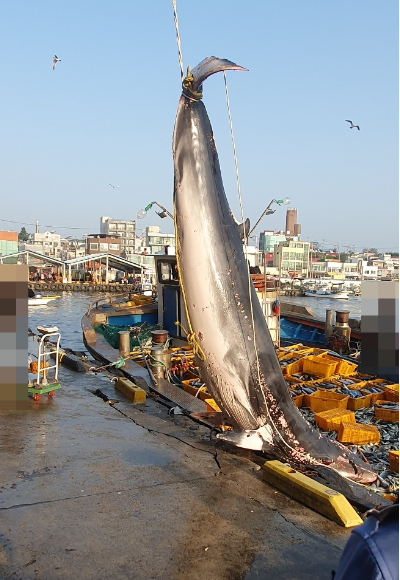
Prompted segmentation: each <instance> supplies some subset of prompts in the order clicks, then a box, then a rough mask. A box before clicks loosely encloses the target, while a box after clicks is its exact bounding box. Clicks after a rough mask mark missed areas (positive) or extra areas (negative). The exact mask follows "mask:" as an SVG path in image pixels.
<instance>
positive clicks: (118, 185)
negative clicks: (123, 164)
mask: <svg viewBox="0 0 400 580" xmlns="http://www.w3.org/2000/svg"><path fill="white" fill-rule="evenodd" d="M108 185H111V187H114V188H115V187H119V185H113V184H112V183H109V184H108Z"/></svg>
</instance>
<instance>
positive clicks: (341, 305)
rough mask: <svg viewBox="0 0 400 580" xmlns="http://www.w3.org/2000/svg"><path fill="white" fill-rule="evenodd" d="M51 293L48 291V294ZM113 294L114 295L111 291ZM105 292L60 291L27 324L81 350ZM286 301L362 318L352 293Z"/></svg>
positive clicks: (321, 311)
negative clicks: (87, 322)
mask: <svg viewBox="0 0 400 580" xmlns="http://www.w3.org/2000/svg"><path fill="white" fill-rule="evenodd" d="M49 295H50V293H49ZM109 296H110V297H114V298H115V295H114V294H110V295H109ZM107 297H108V295H107V294H104V293H99V294H87V293H83V292H82V293H80V292H62V293H61V294H60V298H59V299H57V300H51V301H49V302H48V304H47V305H46V306H30V307H29V326H30V328H31V329H32V330H33V332H36V326H37V325H38V324H44V325H46V326H57V327H58V328H59V330H60V333H61V340H62V345H63V346H65V347H67V348H71V349H72V350H82V348H83V343H82V332H81V319H82V316H83V315H84V313H85V312H86V311H87V309H88V307H89V305H90V304H93V303H94V302H95V301H96V300H100V299H105V298H107ZM282 301H284V302H286V303H292V304H299V305H301V306H309V307H311V308H312V309H313V311H314V312H315V314H316V315H317V316H318V318H322V319H324V320H325V313H326V310H349V311H350V318H356V319H360V318H361V298H359V297H355V296H351V297H349V299H348V300H331V299H330V298H312V297H306V296H304V297H303V296H293V297H290V298H289V297H282Z"/></svg>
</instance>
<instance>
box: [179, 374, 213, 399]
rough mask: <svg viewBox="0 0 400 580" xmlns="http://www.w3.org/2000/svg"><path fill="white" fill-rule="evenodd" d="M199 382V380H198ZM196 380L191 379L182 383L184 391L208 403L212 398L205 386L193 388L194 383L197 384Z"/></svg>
mask: <svg viewBox="0 0 400 580" xmlns="http://www.w3.org/2000/svg"><path fill="white" fill-rule="evenodd" d="M197 381H198V379H197ZM197 381H196V380H194V379H190V380H187V381H182V387H183V390H184V391H186V392H187V393H190V394H191V395H193V396H194V397H197V398H198V399H200V400H201V401H204V402H205V401H206V400H207V399H210V398H211V395H210V393H209V392H208V391H207V387H206V386H205V385H204V386H203V387H193V386H192V383H195V382H197Z"/></svg>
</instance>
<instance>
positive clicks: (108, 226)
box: [100, 216, 136, 257]
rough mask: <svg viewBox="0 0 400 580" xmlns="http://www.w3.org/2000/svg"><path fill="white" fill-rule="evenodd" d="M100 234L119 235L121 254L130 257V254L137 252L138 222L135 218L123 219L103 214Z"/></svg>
mask: <svg viewBox="0 0 400 580" xmlns="http://www.w3.org/2000/svg"><path fill="white" fill-rule="evenodd" d="M100 234H106V235H108V236H118V237H119V238H120V253H121V256H123V257H128V256H129V255H130V254H134V253H135V240H136V222H135V221H134V220H121V219H113V218H110V217H108V216H101V218H100Z"/></svg>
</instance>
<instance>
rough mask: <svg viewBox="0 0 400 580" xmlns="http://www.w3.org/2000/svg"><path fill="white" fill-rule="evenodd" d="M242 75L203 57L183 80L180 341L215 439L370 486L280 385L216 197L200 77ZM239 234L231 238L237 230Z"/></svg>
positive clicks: (354, 459) (358, 463)
mask: <svg viewBox="0 0 400 580" xmlns="http://www.w3.org/2000/svg"><path fill="white" fill-rule="evenodd" d="M224 70H241V71H245V70H247V69H244V68H243V67H240V66H238V65H236V64H235V63H233V62H230V61H229V60H222V59H218V58H216V57H210V58H207V59H205V60H203V61H202V62H201V63H200V64H199V65H198V66H197V67H196V68H195V69H193V70H192V71H190V70H189V69H188V75H187V77H186V78H185V79H184V81H183V83H182V85H183V91H182V95H181V98H180V100H179V105H178V111H177V115H176V120H175V127H174V134H173V160H174V217H175V229H176V254H177V264H178V271H179V278H180V283H181V288H182V294H183V297H184V302H185V308H186V315H187V319H188V324H189V337H188V339H189V342H190V341H194V342H195V346H194V350H195V353H196V352H197V355H196V356H197V359H198V363H199V367H200V372H201V376H202V378H203V380H204V381H205V383H206V384H207V387H208V390H209V391H210V393H211V394H212V396H213V397H214V399H215V400H216V402H217V403H218V405H219V406H220V408H221V410H222V411H223V414H224V415H225V416H226V418H227V420H228V422H229V423H230V424H231V425H232V426H233V427H234V429H233V431H230V432H229V431H227V432H224V433H220V434H219V435H218V437H219V438H221V439H225V440H227V441H230V442H231V443H233V444H235V445H237V446H239V447H245V448H248V449H253V450H261V451H265V452H270V453H272V454H273V455H275V456H277V457H279V458H281V459H284V460H285V461H289V462H292V463H293V462H294V463H296V462H297V463H301V464H306V465H316V464H320V465H321V464H322V465H324V466H329V467H331V468H333V469H335V470H336V471H338V472H339V473H340V474H341V475H343V476H345V477H347V478H349V479H352V480H353V481H356V482H360V483H371V482H373V481H375V480H376V479H377V476H376V474H375V473H373V472H372V471H371V470H370V469H369V467H368V465H367V464H366V463H365V462H363V461H362V459H361V458H360V457H359V456H358V455H356V454H354V453H351V452H350V451H349V450H348V449H346V448H345V447H344V446H343V445H340V444H339V443H337V442H336V441H331V440H329V439H327V438H325V437H323V436H322V435H321V434H320V433H319V432H318V431H317V430H315V429H313V428H312V427H311V425H310V424H309V423H308V422H307V421H306V420H305V419H304V418H303V416H302V415H301V413H300V412H299V410H298V409H297V408H296V406H295V405H294V404H293V402H292V399H291V396H290V394H289V392H288V389H287V387H286V383H285V381H284V378H283V375H282V371H281V368H280V366H279V363H278V359H277V356H276V353H275V348H274V345H273V342H272V340H271V337H270V334H269V330H268V327H267V324H266V320H265V317H264V315H263V312H262V309H261V305H260V303H259V300H258V298H257V296H256V292H255V289H254V286H253V284H252V283H251V281H249V271H248V266H247V262H246V258H245V255H244V252H243V242H242V236H241V231H242V233H243V227H242V230H241V229H240V227H239V225H238V223H237V221H236V220H235V218H234V216H233V214H232V212H231V210H230V207H229V204H228V200H227V198H226V195H225V191H224V186H223V183H222V176H221V170H220V166H219V161H218V154H217V149H216V145H215V142H214V137H213V131H212V128H211V124H210V120H209V118H208V115H207V111H206V109H205V106H204V104H203V102H202V100H201V98H202V83H203V81H204V80H206V79H207V77H209V76H210V75H212V74H214V73H216V72H219V71H224ZM240 230H241V231H240Z"/></svg>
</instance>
